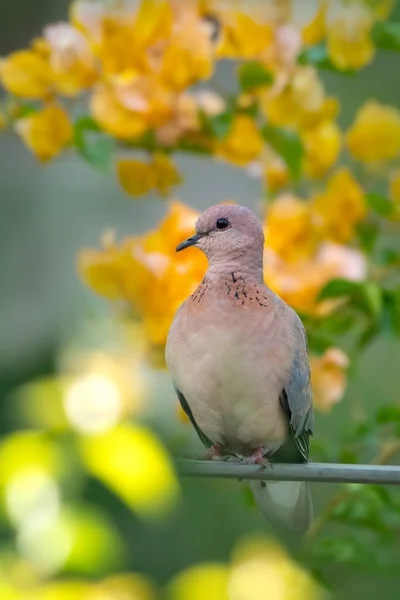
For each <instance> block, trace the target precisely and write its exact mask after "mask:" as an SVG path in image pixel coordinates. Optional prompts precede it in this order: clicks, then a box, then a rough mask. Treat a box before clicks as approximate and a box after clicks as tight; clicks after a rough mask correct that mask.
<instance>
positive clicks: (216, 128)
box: [200, 110, 234, 139]
mask: <svg viewBox="0 0 400 600" xmlns="http://www.w3.org/2000/svg"><path fill="white" fill-rule="evenodd" d="M233 116H234V112H233V111H230V110H228V111H225V112H223V113H221V114H219V115H215V116H213V117H211V116H210V115H207V114H206V113H205V112H203V111H200V120H201V123H202V126H203V129H204V130H205V131H206V132H208V133H210V134H211V135H213V136H215V137H216V138H218V139H223V138H224V137H225V136H226V135H227V134H228V133H229V131H230V129H231V127H232V123H233Z"/></svg>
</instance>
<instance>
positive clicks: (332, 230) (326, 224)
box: [312, 168, 367, 242]
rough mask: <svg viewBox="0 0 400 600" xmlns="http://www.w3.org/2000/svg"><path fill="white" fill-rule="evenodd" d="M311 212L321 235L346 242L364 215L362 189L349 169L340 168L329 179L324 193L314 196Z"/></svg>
mask: <svg viewBox="0 0 400 600" xmlns="http://www.w3.org/2000/svg"><path fill="white" fill-rule="evenodd" d="M312 211H313V222H314V225H315V227H316V228H317V229H318V230H319V231H320V233H321V236H322V237H323V238H327V239H331V240H334V241H338V242H348V241H349V240H351V238H352V237H353V235H354V228H355V226H356V225H357V223H359V222H360V221H361V220H362V219H364V218H365V217H366V214H367V205H366V202H365V198H364V192H363V190H362V188H361V186H360V185H359V184H358V183H357V181H356V180H355V179H354V177H353V176H352V174H351V173H350V171H348V170H347V169H345V168H342V169H340V170H339V171H337V172H336V173H335V174H334V175H332V177H331V178H330V179H329V181H328V185H327V189H326V192H325V193H323V194H318V195H316V196H315V198H314V199H313V202H312Z"/></svg>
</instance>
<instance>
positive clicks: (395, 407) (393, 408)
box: [376, 404, 400, 425]
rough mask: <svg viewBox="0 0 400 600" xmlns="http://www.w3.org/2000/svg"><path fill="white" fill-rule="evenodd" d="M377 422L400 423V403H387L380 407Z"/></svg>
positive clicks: (381, 423)
mask: <svg viewBox="0 0 400 600" xmlns="http://www.w3.org/2000/svg"><path fill="white" fill-rule="evenodd" d="M376 422H377V423H379V425H387V424H388V423H400V404H386V405H384V406H381V407H380V408H379V409H378V412H377V414H376Z"/></svg>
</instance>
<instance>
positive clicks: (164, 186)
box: [117, 154, 180, 196]
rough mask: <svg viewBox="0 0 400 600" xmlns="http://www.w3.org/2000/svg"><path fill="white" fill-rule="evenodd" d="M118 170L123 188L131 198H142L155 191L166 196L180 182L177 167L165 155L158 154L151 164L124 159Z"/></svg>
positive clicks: (118, 165)
mask: <svg viewBox="0 0 400 600" xmlns="http://www.w3.org/2000/svg"><path fill="white" fill-rule="evenodd" d="M117 170H118V179H119V182H120V184H121V186H122V187H123V188H124V190H125V191H126V192H127V193H128V194H130V195H131V196H141V195H143V194H147V193H148V192H150V191H151V190H153V189H155V190H158V191H159V192H160V194H161V195H163V196H165V195H168V193H169V191H170V188H171V187H172V186H174V185H176V184H178V183H179V182H180V176H179V173H178V171H177V170H176V167H175V165H174V164H173V163H172V161H171V160H170V159H169V158H168V157H167V156H165V155H164V154H156V155H155V156H154V158H153V160H152V161H151V162H150V163H145V162H142V161H140V160H134V159H122V160H120V161H118V164H117Z"/></svg>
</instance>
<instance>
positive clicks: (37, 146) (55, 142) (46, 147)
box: [16, 104, 73, 161]
mask: <svg viewBox="0 0 400 600" xmlns="http://www.w3.org/2000/svg"><path fill="white" fill-rule="evenodd" d="M16 130H17V132H18V134H19V135H20V136H21V138H22V139H23V140H24V142H25V144H26V145H27V146H28V148H30V149H31V150H32V152H33V153H34V154H36V156H37V157H38V158H39V160H42V161H47V160H50V159H52V158H54V157H55V156H57V155H58V154H59V153H60V152H61V151H62V150H63V149H64V148H65V146H66V145H67V144H68V143H69V142H70V141H71V140H72V137H73V129H72V125H71V123H70V121H69V118H68V115H67V113H66V112H65V110H64V109H63V108H62V107H61V106H59V105H58V104H49V105H48V106H46V107H45V108H43V109H42V110H40V111H38V112H37V113H33V114H32V115H31V116H29V117H26V118H24V119H20V120H19V121H17V124H16Z"/></svg>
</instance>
